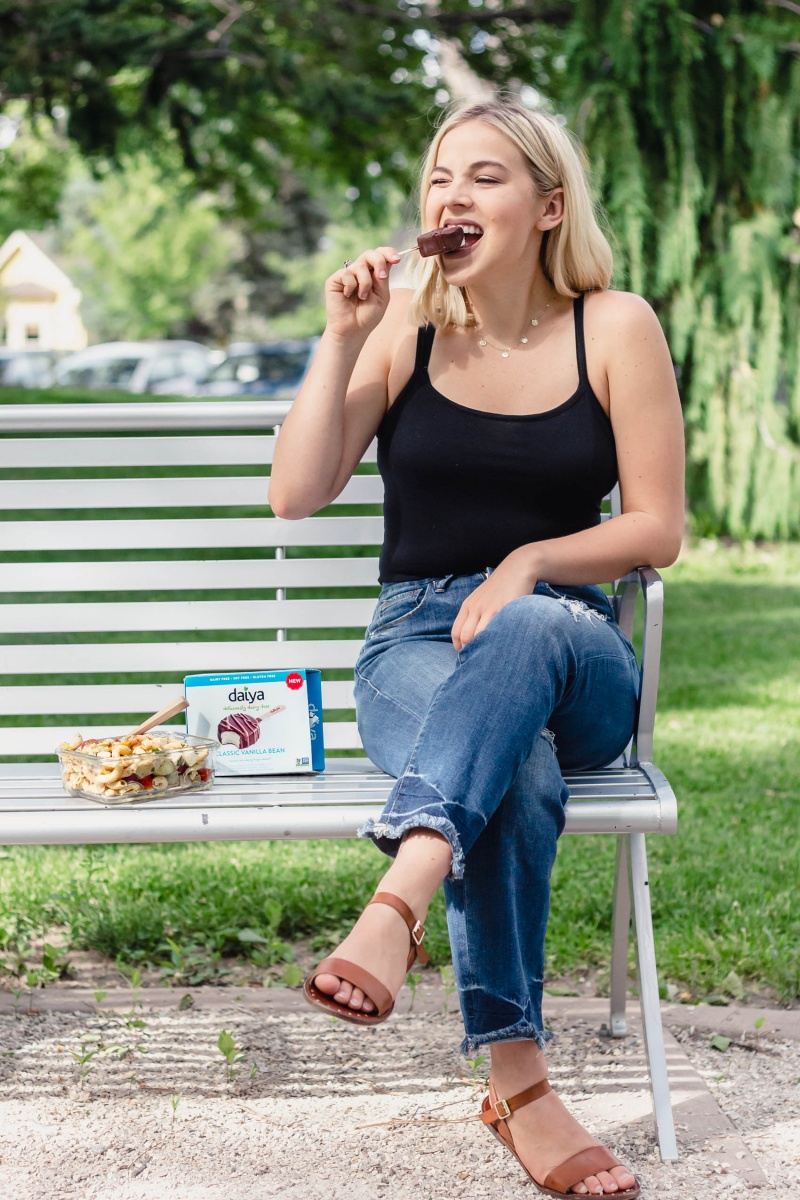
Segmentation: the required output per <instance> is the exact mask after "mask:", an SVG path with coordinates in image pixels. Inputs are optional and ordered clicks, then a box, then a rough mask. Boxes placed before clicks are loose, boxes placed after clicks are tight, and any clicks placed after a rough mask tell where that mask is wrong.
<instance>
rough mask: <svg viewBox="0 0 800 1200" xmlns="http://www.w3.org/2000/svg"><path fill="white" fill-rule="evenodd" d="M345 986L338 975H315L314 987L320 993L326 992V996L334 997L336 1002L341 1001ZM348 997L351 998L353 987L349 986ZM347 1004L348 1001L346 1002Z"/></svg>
mask: <svg viewBox="0 0 800 1200" xmlns="http://www.w3.org/2000/svg"><path fill="white" fill-rule="evenodd" d="M344 986H345V981H344V980H343V979H340V978H339V976H338V975H315V976H314V987H315V988H317V989H318V990H319V991H320V992H324V993H325V995H326V996H333V997H335V999H336V1000H338V999H339V993H340V991H341V990H342V988H343V987H344ZM346 986H347V995H348V998H349V996H350V991H351V990H352V988H351V985H350V984H349V983H348V984H347V985H346ZM344 1003H346V1001H344Z"/></svg>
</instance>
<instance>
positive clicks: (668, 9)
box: [549, 0, 800, 538]
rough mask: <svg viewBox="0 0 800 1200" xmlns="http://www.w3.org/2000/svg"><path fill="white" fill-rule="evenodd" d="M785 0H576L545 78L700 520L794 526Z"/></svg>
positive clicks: (764, 532)
mask: <svg viewBox="0 0 800 1200" xmlns="http://www.w3.org/2000/svg"><path fill="white" fill-rule="evenodd" d="M799 33H800V6H798V5H797V4H795V3H793V2H792V0H771V2H770V0H766V2H764V3H751V2H748V0H734V2H732V3H726V4H722V5H719V6H714V5H711V4H702V3H693V4H683V5H679V4H678V3H677V2H676V0H612V2H611V3H609V4H606V5H597V4H595V3H593V2H592V0H578V2H577V3H576V4H575V6H574V16H573V20H572V21H571V22H570V24H569V26H568V27H567V28H566V29H565V30H564V33H563V37H562V38H561V39H560V41H561V44H560V46H559V48H558V51H557V54H556V56H555V58H552V59H550V60H549V66H550V71H551V79H552V83H551V92H552V94H553V95H554V96H555V97H556V98H557V100H558V101H559V102H560V103H561V104H562V105H563V107H564V108H565V109H566V111H567V112H568V113H569V114H570V116H571V118H572V120H573V124H574V127H575V129H576V132H577V133H578V134H579V135H580V136H581V137H582V138H583V140H584V141H585V143H586V145H587V146H588V148H589V151H590V154H591V158H592V161H593V164H594V167H595V171H596V177H597V182H598V185H599V192H600V197H601V199H602V201H603V203H604V205H605V208H606V210H607V211H608V213H609V216H610V219H611V226H612V228H613V229H614V231H615V233H616V240H617V250H618V262H619V272H618V277H617V286H630V287H632V288H633V289H634V290H636V291H639V292H641V293H642V294H644V295H645V296H648V297H649V298H650V299H651V300H652V301H653V302H654V303H655V304H656V307H657V309H658V311H659V314H660V316H661V318H662V323H663V324H664V326H665V328H666V330H667V334H668V337H669V341H670V345H671V348H672V353H673V357H674V359H675V361H676V363H677V364H678V366H679V369H680V384H681V389H682V393H683V397H684V401H685V405H686V422H687V431H688V436H689V467H690V470H689V492H690V498H691V508H692V515H693V518H694V521H695V524H696V527H697V528H698V530H700V531H703V532H727V533H730V534H733V535H734V536H735V537H743V536H757V537H772V538H774V537H785V536H788V535H792V536H797V535H798V534H800V271H798V267H799V266H800V228H798V226H800V207H799V206H800V173H799V172H798V151H799V150H800V41H798V34H799Z"/></svg>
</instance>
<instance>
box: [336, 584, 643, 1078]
mask: <svg viewBox="0 0 800 1200" xmlns="http://www.w3.org/2000/svg"><path fill="white" fill-rule="evenodd" d="M487 574H488V572H481V573H479V574H476V575H468V576H452V575H448V576H446V577H445V578H443V579H420V580H415V581H413V582H410V583H405V582H404V583H390V584H387V585H385V586H384V587H383V589H382V591H381V594H380V597H379V600H378V605H377V608H376V610H375V614H374V616H373V619H372V622H371V623H370V625H369V628H368V629H367V636H366V641H365V644H364V646H363V648H362V650H361V653H360V654H359V658H358V661H357V663H356V688H355V694H356V710H357V714H358V725H359V730H360V733H361V737H362V740H363V743H364V747H365V749H366V751H367V753H368V754H369V756H370V758H371V759H372V760H373V762H375V763H376V764H377V765H378V766H380V767H381V768H382V769H383V770H384V771H387V772H388V773H389V774H390V775H394V776H395V777H396V779H397V783H396V784H395V785H394V787H393V788H392V791H391V793H390V795H389V798H388V800H387V803H386V807H385V809H384V811H383V813H382V815H381V817H380V819H379V820H378V821H370V822H368V823H367V825H365V827H364V828H363V829H362V830H360V833H361V835H362V836H366V837H369V838H371V839H372V840H373V841H374V842H375V844H376V845H377V846H378V847H379V848H380V849H381V850H383V851H384V852H385V853H387V854H389V855H393V854H395V853H396V851H397V848H398V845H399V839H400V838H401V837H402V836H403V834H404V833H406V832H407V831H408V830H410V829H415V828H419V827H425V828H429V829H435V830H437V831H438V832H439V833H441V834H443V835H444V836H445V837H446V838H447V840H448V841H449V843H450V845H451V847H452V850H453V863H452V869H451V873H450V875H449V877H448V878H447V879H446V880H445V884H444V893H445V903H446V907H447V922H448V929H449V933H450V942H451V947H452V953H453V965H454V969H455V975H456V982H457V984H458V990H459V998H460V1002H461V1010H462V1014H463V1018H464V1028H465V1030H466V1038H465V1039H464V1041H463V1043H462V1046H461V1052H462V1053H464V1054H466V1053H474V1052H475V1050H476V1049H477V1048H478V1047H479V1046H482V1045H486V1044H488V1043H491V1042H496V1041H501V1040H508V1041H519V1040H520V1039H533V1040H535V1041H537V1042H538V1044H539V1045H543V1044H544V1031H543V1026H542V1015H541V1003H542V989H543V980H544V938H545V930H546V927H547V917H548V911H549V901H550V872H551V869H552V866H553V862H554V859H555V852H556V842H557V839H558V837H559V835H560V834H561V832H562V830H563V828H564V820H565V817H564V805H565V803H566V800H567V788H566V785H565V784H564V781H563V779H562V777H561V769H562V768H563V769H564V770H581V769H585V770H590V769H592V768H596V767H601V766H605V765H606V764H608V763H609V762H612V761H613V760H614V759H615V758H616V757H617V756H618V755H619V754H621V753H622V751H623V750H624V748H625V746H626V745H627V743H628V740H629V738H630V736H631V732H632V730H633V720H634V712H635V706H636V697H637V693H638V686H639V672H638V667H637V664H636V658H635V655H634V652H633V649H632V647H631V646H630V643H629V642H628V641H627V639H626V638H625V637H624V635H623V634H622V632H621V631H620V629H619V628H618V626H617V625H616V623H615V621H614V617H613V613H612V610H611V606H610V604H609V602H608V599H607V598H606V596H605V594H604V593H603V592H602V590H601V589H600V588H596V587H569V588H567V587H562V588H559V589H558V590H557V591H556V590H554V589H553V588H551V587H550V586H549V585H548V584H546V583H539V584H537V586H536V589H535V591H534V592H533V593H532V594H531V595H529V596H521V597H519V598H517V599H515V600H512V601H511V602H510V603H509V604H506V605H505V607H504V608H502V609H501V610H500V611H499V612H498V613H497V614H496V615H495V616H494V617H493V618H492V620H491V622H490V623H489V625H488V626H487V627H486V629H484V630H483V631H482V632H481V633H479V634H477V635H476V636H475V637H474V638H473V639H472V641H470V642H468V643H467V645H466V646H465V647H464V648H463V649H462V650H461V651H460V652H458V653H456V650H455V648H454V646H453V643H452V641H451V638H450V632H451V629H452V626H453V622H454V621H455V618H456V616H457V614H458V611H459V609H460V608H461V605H462V604H463V602H464V600H465V599H466V598H467V596H468V595H469V594H470V592H471V591H473V590H474V588H476V587H477V586H478V585H479V584H481V583H482V582H483V580H484V579H485V578H486V577H487Z"/></svg>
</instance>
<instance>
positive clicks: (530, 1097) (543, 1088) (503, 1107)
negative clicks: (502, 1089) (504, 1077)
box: [480, 1079, 553, 1125]
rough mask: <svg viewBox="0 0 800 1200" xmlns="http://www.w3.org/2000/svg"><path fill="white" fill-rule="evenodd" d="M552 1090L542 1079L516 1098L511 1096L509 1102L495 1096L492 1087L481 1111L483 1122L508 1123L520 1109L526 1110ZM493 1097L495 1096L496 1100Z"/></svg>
mask: <svg viewBox="0 0 800 1200" xmlns="http://www.w3.org/2000/svg"><path fill="white" fill-rule="evenodd" d="M552 1090H553V1089H552V1088H551V1087H550V1084H549V1083H548V1082H547V1080H546V1079H541V1080H540V1081H539V1082H538V1083H534V1084H533V1085H532V1086H531V1087H529V1088H525V1090H524V1091H523V1092H517V1094H516V1096H510V1097H509V1098H508V1099H507V1100H502V1099H501V1098H500V1097H499V1096H497V1095H496V1094H495V1090H494V1088H493V1087H491V1085H490V1091H489V1095H488V1096H487V1098H486V1100H485V1101H484V1104H485V1105H486V1107H485V1108H483V1109H482V1110H481V1114H480V1117H481V1120H482V1121H483V1123H484V1125H496V1124H497V1122H498V1121H507V1120H508V1118H509V1117H510V1116H511V1114H512V1113H513V1112H516V1110H517V1109H518V1108H524V1107H525V1105H526V1104H531V1103H532V1102H533V1101H534V1100H539V1099H540V1098H541V1097H542V1096H546V1095H547V1093H548V1092H550V1091H552ZM492 1096H494V1100H493V1099H492Z"/></svg>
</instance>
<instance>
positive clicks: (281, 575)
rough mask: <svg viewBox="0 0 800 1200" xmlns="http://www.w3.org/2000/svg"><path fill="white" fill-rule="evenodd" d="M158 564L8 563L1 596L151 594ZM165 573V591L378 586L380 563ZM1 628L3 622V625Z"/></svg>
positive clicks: (204, 567)
mask: <svg viewBox="0 0 800 1200" xmlns="http://www.w3.org/2000/svg"><path fill="white" fill-rule="evenodd" d="M163 565H164V564H163V561H162V562H158V563H153V562H145V561H144V560H142V561H137V562H116V563H90V562H85V563H82V562H56V563H4V564H3V567H2V570H0V594H3V593H9V592H59V593H61V594H62V595H63V593H65V592H73V591H80V592H138V591H141V592H150V591H152V588H153V585H152V582H151V572H152V571H153V570H155V569H158V570H162V571H163ZM175 566H176V568H177V569H173V570H170V571H165V572H163V574H162V577H161V578H160V579H159V581H158V587H159V591H192V590H196V589H206V590H208V589H219V588H220V587H221V586H223V585H224V587H225V588H226V589H228V588H261V589H262V590H263V589H266V588H278V587H282V588H292V587H303V588H308V587H313V588H330V587H372V586H374V587H375V589H376V595H377V580H378V559H377V558H373V557H369V558H277V559H273V558H229V559H206V560H205V561H204V562H195V561H189V560H186V561H184V560H181V562H180V565H179V566H178V565H177V564H175ZM0 625H2V622H1V621H0Z"/></svg>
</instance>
